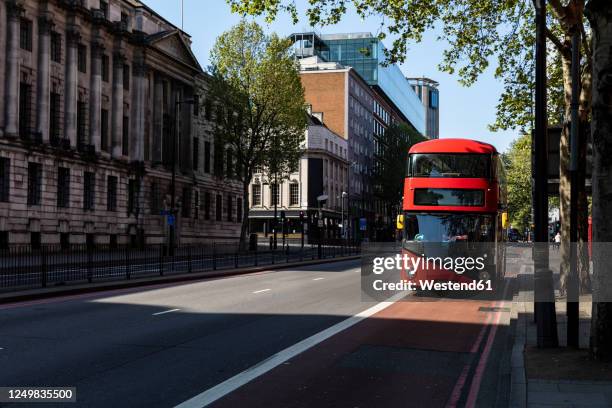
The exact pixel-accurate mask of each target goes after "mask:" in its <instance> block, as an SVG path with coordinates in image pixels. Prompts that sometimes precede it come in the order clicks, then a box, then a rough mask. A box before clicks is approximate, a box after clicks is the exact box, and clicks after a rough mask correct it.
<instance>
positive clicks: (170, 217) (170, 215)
mask: <svg viewBox="0 0 612 408" xmlns="http://www.w3.org/2000/svg"><path fill="white" fill-rule="evenodd" d="M167 220H168V225H169V226H170V227H172V226H173V225H174V221H175V220H174V215H172V214H169V215H168V218H167Z"/></svg>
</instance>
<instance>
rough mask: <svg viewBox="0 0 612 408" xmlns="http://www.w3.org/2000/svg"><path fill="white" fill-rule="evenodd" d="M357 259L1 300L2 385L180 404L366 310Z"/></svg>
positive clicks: (115, 402)
mask: <svg viewBox="0 0 612 408" xmlns="http://www.w3.org/2000/svg"><path fill="white" fill-rule="evenodd" d="M357 266H358V263H357V262H356V261H352V262H342V263H331V264H324V265H317V266H312V267H305V268H299V269H290V270H280V271H271V272H266V273H260V274H253V275H246V276H239V277H232V278H225V279H216V280H209V281H203V282H196V283H189V284H184V285H174V286H169V287H163V288H157V289H153V290H146V289H139V290H137V291H132V292H129V293H124V294H112V295H104V294H102V295H97V296H92V297H87V298H78V299H65V300H61V301H58V300H53V301H49V302H40V303H36V302H35V303H34V304H32V305H25V306H19V307H12V308H9V309H2V307H1V306H0V348H1V349H0V385H2V386H74V387H77V401H78V404H77V405H78V406H88V407H121V406H130V407H138V406H142V407H145V406H146V407H157V406H159V407H167V406H174V405H176V404H178V403H180V402H182V401H184V400H187V399H189V398H190V397H192V396H193V395H194V394H197V393H199V392H201V391H202V390H204V389H207V388H210V387H212V386H214V385H216V384H218V383H219V382H222V381H224V380H225V379H227V378H229V377H231V376H233V375H235V374H236V373H239V372H241V371H243V370H245V369H247V368H248V367H251V366H253V365H255V364H257V363H258V362H260V361H262V360H264V359H266V358H268V357H269V356H270V355H272V354H274V353H276V352H278V351H280V350H282V349H284V348H286V347H288V346H291V345H292V344H294V343H296V342H298V341H300V340H302V339H304V338H306V337H308V336H310V335H312V334H314V333H317V332H319V331H321V330H323V329H325V328H327V327H329V326H331V325H333V324H335V323H337V322H339V321H341V320H344V319H346V318H347V317H348V316H352V315H354V314H356V313H358V312H361V311H362V310H364V309H367V308H368V307H369V306H370V305H368V304H367V303H362V302H361V301H360V300H361V297H360V288H359V273H358V272H359V270H358V268H357ZM175 309H178V310H175ZM20 406H23V405H20ZM71 406H74V405H71Z"/></svg>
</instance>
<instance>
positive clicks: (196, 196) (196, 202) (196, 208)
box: [193, 189, 200, 220]
mask: <svg viewBox="0 0 612 408" xmlns="http://www.w3.org/2000/svg"><path fill="white" fill-rule="evenodd" d="M193 218H194V219H196V220H197V219H198V218H200V192H199V191H198V190H197V189H196V190H194V191H193Z"/></svg>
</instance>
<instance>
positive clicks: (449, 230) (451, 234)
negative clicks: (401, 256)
mask: <svg viewBox="0 0 612 408" xmlns="http://www.w3.org/2000/svg"><path fill="white" fill-rule="evenodd" d="M493 224H494V223H493V218H492V216H491V215H485V214H406V215H405V217H404V227H405V229H404V239H405V240H406V241H418V242H457V241H469V242H494V241H495V231H494V228H493Z"/></svg>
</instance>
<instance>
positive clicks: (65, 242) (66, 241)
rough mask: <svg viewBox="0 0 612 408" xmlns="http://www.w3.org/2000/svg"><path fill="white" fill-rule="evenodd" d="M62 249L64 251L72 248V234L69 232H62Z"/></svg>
mask: <svg viewBox="0 0 612 408" xmlns="http://www.w3.org/2000/svg"><path fill="white" fill-rule="evenodd" d="M60 249H61V250H62V251H67V250H68V249H70V234H69V233H68V232H60Z"/></svg>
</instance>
